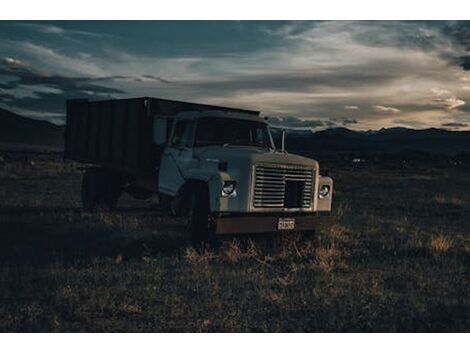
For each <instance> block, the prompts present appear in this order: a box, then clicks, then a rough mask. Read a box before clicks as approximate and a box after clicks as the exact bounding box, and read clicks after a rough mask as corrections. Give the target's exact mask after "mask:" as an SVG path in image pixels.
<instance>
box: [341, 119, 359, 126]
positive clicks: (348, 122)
mask: <svg viewBox="0 0 470 352" xmlns="http://www.w3.org/2000/svg"><path fill="white" fill-rule="evenodd" d="M342 124H343V125H344V126H346V125H356V124H357V120H356V119H351V118H349V119H344V120H343V122H342Z"/></svg>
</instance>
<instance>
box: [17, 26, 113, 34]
mask: <svg viewBox="0 0 470 352" xmlns="http://www.w3.org/2000/svg"><path fill="white" fill-rule="evenodd" d="M16 25H17V26H19V27H23V28H28V29H31V30H33V31H35V32H39V33H44V34H52V35H59V36H63V37H68V36H73V35H81V36H88V37H97V38H101V37H113V36H112V35H110V34H105V33H96V32H90V31H83V30H75V29H65V28H63V27H60V26H57V25H54V24H39V23H17V24H16Z"/></svg>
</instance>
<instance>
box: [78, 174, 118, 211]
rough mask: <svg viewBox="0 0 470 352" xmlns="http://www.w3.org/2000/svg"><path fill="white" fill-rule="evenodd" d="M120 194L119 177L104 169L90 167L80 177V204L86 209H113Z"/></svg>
mask: <svg viewBox="0 0 470 352" xmlns="http://www.w3.org/2000/svg"><path fill="white" fill-rule="evenodd" d="M120 195H121V187H120V182H119V177H117V176H116V175H115V174H113V173H112V172H109V171H107V170H104V169H98V168H90V169H88V170H86V172H85V174H84V175H83V179H82V204H83V209H84V210H86V211H95V210H97V209H98V208H105V209H107V210H113V209H115V208H116V206H117V202H118V200H119V197H120Z"/></svg>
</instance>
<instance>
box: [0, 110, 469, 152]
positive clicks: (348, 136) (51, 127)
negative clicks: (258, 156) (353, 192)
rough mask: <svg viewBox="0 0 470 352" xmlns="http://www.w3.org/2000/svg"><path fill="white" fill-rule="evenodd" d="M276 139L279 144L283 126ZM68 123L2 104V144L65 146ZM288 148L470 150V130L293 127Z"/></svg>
mask: <svg viewBox="0 0 470 352" xmlns="http://www.w3.org/2000/svg"><path fill="white" fill-rule="evenodd" d="M276 131H277V132H274V133H273V134H274V139H275V140H277V143H276V144H277V145H279V144H278V143H279V139H280V133H279V130H276ZM63 135H64V127H63V126H57V125H55V124H52V123H50V122H47V121H39V120H35V119H30V118H26V117H23V116H20V115H18V114H15V113H12V112H10V111H7V110H5V109H1V108H0V145H3V146H5V145H9V146H12V145H14V146H22V147H28V148H32V147H40V148H44V147H52V148H56V149H59V148H62V147H63ZM286 148H287V150H288V151H291V152H298V153H304V152H306V153H311V152H315V153H325V152H327V153H342V152H353V153H354V152H356V153H357V152H359V153H370V152H373V153H374V152H384V153H400V152H405V151H418V152H428V153H434V154H458V153H461V152H470V131H449V130H444V129H437V128H429V129H422V130H415V129H409V128H402V127H396V128H387V129H381V130H376V131H353V130H350V129H347V128H331V129H327V130H323V131H317V132H312V131H310V130H308V131H307V130H289V131H288V133H287V138H286Z"/></svg>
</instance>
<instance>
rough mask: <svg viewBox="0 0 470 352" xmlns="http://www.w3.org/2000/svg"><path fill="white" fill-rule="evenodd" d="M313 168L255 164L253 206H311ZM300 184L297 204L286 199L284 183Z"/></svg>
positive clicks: (274, 207)
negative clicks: (292, 203)
mask: <svg viewBox="0 0 470 352" xmlns="http://www.w3.org/2000/svg"><path fill="white" fill-rule="evenodd" d="M314 175H315V172H314V169H313V168H308V167H302V166H288V165H269V166H268V165H256V166H255V168H254V191H253V206H254V207H255V208H271V209H276V208H279V209H283V208H299V209H308V208H311V207H312V199H313V190H314ZM292 183H296V184H297V185H299V186H301V189H300V192H301V193H300V194H299V199H298V206H292V205H291V204H287V203H290V202H288V201H287V199H286V198H287V195H286V185H288V184H292Z"/></svg>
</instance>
